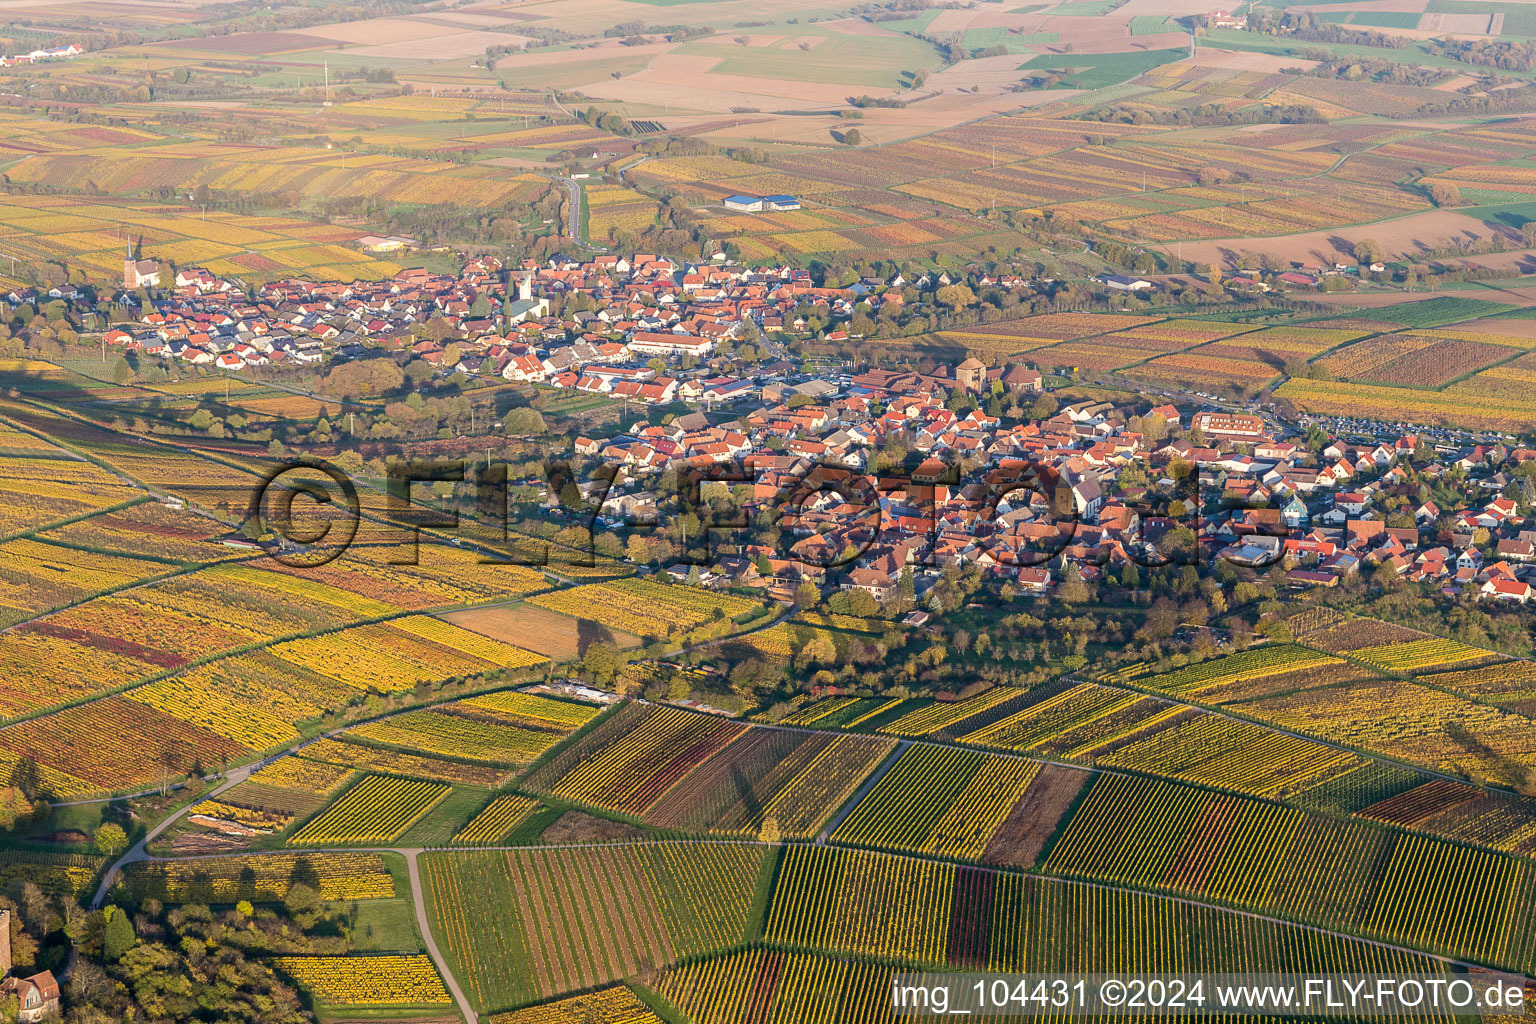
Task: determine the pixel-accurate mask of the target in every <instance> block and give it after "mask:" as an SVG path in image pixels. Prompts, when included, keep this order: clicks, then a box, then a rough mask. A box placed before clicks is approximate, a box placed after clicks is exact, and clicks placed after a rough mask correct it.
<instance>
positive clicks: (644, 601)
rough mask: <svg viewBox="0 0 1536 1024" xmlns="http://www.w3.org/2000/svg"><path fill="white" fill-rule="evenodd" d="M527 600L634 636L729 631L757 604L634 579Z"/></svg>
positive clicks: (702, 634) (698, 636)
mask: <svg viewBox="0 0 1536 1024" xmlns="http://www.w3.org/2000/svg"><path fill="white" fill-rule="evenodd" d="M528 600H529V603H531V604H534V605H538V606H539V607H541V608H547V609H549V610H550V611H555V612H560V613H562V614H565V615H569V616H572V617H573V618H577V619H582V618H588V619H591V620H592V621H595V622H597V623H599V624H601V625H604V626H607V627H609V628H610V629H617V630H622V631H624V632H626V633H630V634H633V635H635V636H641V637H660V638H663V639H674V638H676V639H684V640H698V639H704V638H706V637H708V636H713V635H719V634H721V633H723V632H728V631H729V629H730V627H731V625H732V623H731V619H733V618H735V617H736V616H738V615H745V614H747V613H748V612H752V611H756V610H757V609H758V608H759V605H758V604H757V603H756V602H753V601H750V600H748V599H746V598H742V597H734V596H731V595H729V594H714V593H710V592H709V591H706V590H699V589H697V588H694V587H680V586H668V585H664V584H660V583H655V582H652V581H650V580H636V579H627V580H613V581H611V582H607V583H588V584H586V585H585V586H580V587H573V588H571V589H569V590H557V591H553V592H551V593H548V594H539V595H536V596H534V597H531V598H529V599H528Z"/></svg>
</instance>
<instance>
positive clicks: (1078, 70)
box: [1019, 49, 1189, 89]
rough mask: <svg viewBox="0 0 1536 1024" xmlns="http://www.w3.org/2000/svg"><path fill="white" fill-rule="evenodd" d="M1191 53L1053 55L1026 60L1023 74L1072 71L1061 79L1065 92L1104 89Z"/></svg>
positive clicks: (1182, 50)
mask: <svg viewBox="0 0 1536 1024" xmlns="http://www.w3.org/2000/svg"><path fill="white" fill-rule="evenodd" d="M1188 55H1189V51H1187V50H1184V49H1178V50H1141V51H1137V52H1134V53H1093V54H1076V53H1050V54H1041V55H1040V56H1039V57H1036V58H1034V59H1033V60H1030V61H1026V62H1025V63H1024V64H1022V65H1021V66H1020V67H1019V70H1020V71H1065V72H1070V73H1069V74H1067V76H1066V77H1065V78H1063V79H1062V80H1061V83H1060V86H1059V88H1063V89H1102V88H1104V87H1106V86H1111V85H1118V84H1120V83H1121V82H1128V81H1130V80H1131V79H1133V78H1135V77H1136V76H1137V75H1142V74H1146V73H1147V72H1148V71H1151V70H1152V69H1153V68H1155V67H1160V66H1162V65H1164V64H1169V63H1172V62H1173V61H1176V60H1182V59H1183V58H1184V57H1186V56H1188Z"/></svg>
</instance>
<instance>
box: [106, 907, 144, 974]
mask: <svg viewBox="0 0 1536 1024" xmlns="http://www.w3.org/2000/svg"><path fill="white" fill-rule="evenodd" d="M106 915H107V929H106V932H105V933H104V934H103V936H102V946H101V951H102V955H104V956H105V957H106V958H107V961H108V962H110V963H116V962H117V961H119V960H121V959H122V958H123V954H124V953H126V952H128V951H129V950H130V949H132V948H133V947H134V946H136V945H138V944H139V937H138V936H137V935H135V934H134V931H133V922H132V921H130V920H128V912H127V911H125V910H123V909H121V908H119V907H108V908H107V910H106Z"/></svg>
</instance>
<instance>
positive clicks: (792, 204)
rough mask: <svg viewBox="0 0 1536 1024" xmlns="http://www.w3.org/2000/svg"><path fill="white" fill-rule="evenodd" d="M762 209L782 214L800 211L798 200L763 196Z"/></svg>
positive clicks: (790, 197)
mask: <svg viewBox="0 0 1536 1024" xmlns="http://www.w3.org/2000/svg"><path fill="white" fill-rule="evenodd" d="M763 208H764V209H767V210H773V211H775V212H777V213H783V212H785V211H788V210H798V209H800V200H798V199H796V198H795V197H794V196H763Z"/></svg>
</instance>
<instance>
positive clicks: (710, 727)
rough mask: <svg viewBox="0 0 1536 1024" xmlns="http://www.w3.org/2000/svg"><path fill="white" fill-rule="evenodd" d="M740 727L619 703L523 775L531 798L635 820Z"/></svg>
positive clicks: (741, 727) (737, 733)
mask: <svg viewBox="0 0 1536 1024" xmlns="http://www.w3.org/2000/svg"><path fill="white" fill-rule="evenodd" d="M746 730H747V726H745V725H742V724H740V723H737V722H731V721H726V720H723V719H720V718H717V717H715V716H712V715H700V714H696V713H694V712H691V711H684V710H682V709H681V708H663V707H646V706H642V705H638V704H626V705H624V706H623V707H621V708H620V709H619V710H618V711H616V712H615V713H614V714H612V715H611V716H609V717H608V718H606V719H605V720H604V721H603V722H602V723H601V724H600V725H599V726H598V727H597V728H596V729H594V730H592V731H591V732H589V733H588V734H587V735H585V736H583V737H582V738H581V739H580V740H578V741H577V742H576V744H574V745H573V746H570V747H567V748H565V749H564V750H562V751H561V752H560V753H559V754H557V755H556V756H555V757H554V758H553V759H552V760H550V761H548V762H547V763H546V764H544V765H543V766H542V767H540V768H539V769H538V770H537V771H536V772H534V773H533V775H531V776H530V777H529V778H528V780H527V783H526V786H527V788H528V789H529V790H530V791H531V792H534V793H541V794H546V795H548V796H552V797H558V798H559V799H562V800H569V801H573V802H576V803H583V804H589V805H591V806H594V807H600V808H604V809H605V810H609V811H615V812H618V813H622V814H629V815H635V816H642V815H644V814H645V813H646V811H647V810H648V809H650V808H651V807H652V805H654V804H656V803H657V802H658V801H660V800H662V799H663V798H664V797H665V796H666V794H667V793H668V791H670V790H671V789H672V788H673V787H674V786H677V785H678V784H679V783H680V782H681V781H682V779H683V777H684V776H686V775H687V774H688V773H689V772H691V771H692V770H693V769H694V768H695V767H696V766H697V765H698V764H700V763H701V762H703V761H706V760H707V759H708V758H709V757H710V756H712V755H713V754H715V753H716V752H717V751H719V750H721V749H722V748H724V747H726V746H727V745H728V744H730V743H732V742H733V741H734V740H736V739H737V738H738V737H739V736H740V735H741V734H742V733H743V732H745V731H746Z"/></svg>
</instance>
